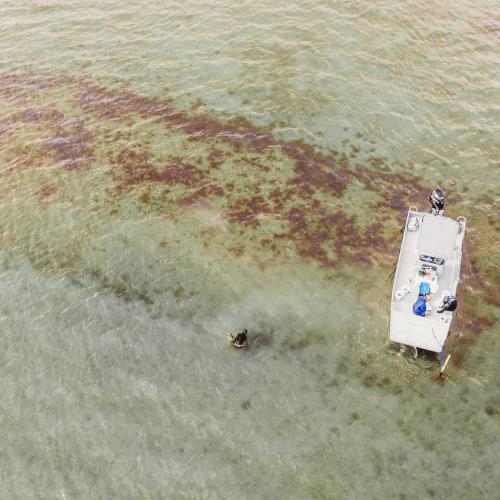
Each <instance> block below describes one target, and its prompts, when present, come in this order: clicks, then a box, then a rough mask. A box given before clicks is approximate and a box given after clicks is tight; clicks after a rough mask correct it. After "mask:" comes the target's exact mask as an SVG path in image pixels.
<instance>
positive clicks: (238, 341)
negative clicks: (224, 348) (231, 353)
mask: <svg viewBox="0 0 500 500" xmlns="http://www.w3.org/2000/svg"><path fill="white" fill-rule="evenodd" d="M247 333H248V330H247V329H246V328H245V329H244V330H243V331H242V332H240V333H238V334H237V335H236V337H235V336H234V335H233V334H232V333H230V334H229V335H228V338H229V339H230V340H231V344H233V347H237V348H239V347H247V345H248V340H247Z"/></svg>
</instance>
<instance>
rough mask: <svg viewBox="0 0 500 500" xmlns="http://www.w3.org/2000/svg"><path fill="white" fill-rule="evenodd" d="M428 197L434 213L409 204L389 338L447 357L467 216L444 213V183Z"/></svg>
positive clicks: (395, 280) (395, 283) (394, 292)
mask: <svg viewBox="0 0 500 500" xmlns="http://www.w3.org/2000/svg"><path fill="white" fill-rule="evenodd" d="M436 193H437V195H436ZM433 196H434V199H433ZM436 198H437V201H436ZM430 200H431V204H432V211H431V213H424V212H420V211H419V210H418V209H417V208H416V207H413V206H412V207H410V208H409V210H408V214H407V217H406V224H405V229H404V236H403V242H402V244H401V250H400V252H399V259H398V266H397V269H396V275H395V277H394V285H393V289H392V300H391V321H390V339H391V340H392V341H394V342H399V343H401V344H406V345H409V346H413V347H418V348H421V349H425V350H428V351H434V352H439V353H441V354H442V357H443V355H444V345H445V342H446V338H447V337H448V332H449V330H450V324H451V320H452V315H453V311H454V310H455V309H456V306H457V301H456V297H455V296H456V290H457V286H458V283H459V278H460V264H461V261H462V243H463V239H464V235H465V225H466V220H465V217H458V218H457V219H456V220H454V219H450V218H449V217H445V216H444V215H443V208H444V193H443V192H442V190H441V189H440V188H436V189H435V190H434V191H433V193H432V195H431V199H430ZM429 292H430V293H429ZM417 300H418V304H416V302H417ZM423 304H425V305H423ZM423 310H424V311H423Z"/></svg>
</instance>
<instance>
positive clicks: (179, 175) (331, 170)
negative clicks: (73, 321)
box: [0, 75, 498, 331]
mask: <svg viewBox="0 0 500 500" xmlns="http://www.w3.org/2000/svg"><path fill="white" fill-rule="evenodd" d="M49 88H50V89H57V88H61V89H69V90H70V94H71V96H73V97H70V99H75V100H76V101H75V102H76V103H77V104H78V106H79V108H80V110H83V112H84V113H85V122H83V121H82V122H81V126H78V125H77V124H73V125H67V124H64V117H63V116H62V114H60V113H59V112H58V111H56V110H50V109H48V108H43V107H38V108H37V107H36V106H34V105H33V104H29V97H30V96H33V95H37V96H38V97H40V96H41V95H42V93H43V91H44V90H45V89H49ZM0 93H2V95H7V96H10V97H12V98H15V97H16V95H19V96H22V98H23V102H24V100H26V102H27V103H28V105H27V106H26V109H25V110H24V111H23V112H21V114H19V115H18V116H17V117H16V120H17V121H18V123H20V124H26V125H28V124H29V125H34V126H37V127H40V129H41V128H42V127H43V128H44V129H45V130H47V131H49V137H48V138H45V139H44V140H43V141H42V142H41V148H42V154H43V153H45V154H46V155H47V154H48V155H49V156H50V157H52V158H55V159H56V160H58V161H60V162H61V164H62V165H66V166H71V165H75V166H77V165H78V166H80V165H90V161H91V160H90V159H91V158H92V156H96V155H101V158H104V159H105V161H107V162H108V164H109V165H110V166H111V168H110V174H111V176H112V178H113V179H114V180H115V182H116V193H118V194H119V195H120V196H124V195H126V194H127V193H128V192H129V191H131V190H132V189H135V188H139V187H140V186H141V185H142V184H145V185H147V186H149V185H150V184H151V185H153V186H154V185H161V186H162V187H161V190H162V191H161V193H162V196H163V201H164V203H163V205H160V204H158V205H157V206H155V209H157V210H168V208H169V207H170V208H172V207H175V206H179V205H181V206H197V204H199V203H202V202H204V200H207V199H211V200H214V199H215V198H217V200H218V201H216V203H217V206H218V207H219V209H220V210H221V211H222V213H223V214H224V215H225V216H226V218H227V219H228V220H229V221H230V222H231V224H232V225H233V226H234V228H235V231H234V232H237V230H238V228H239V227H241V228H244V229H241V234H242V235H246V236H249V237H250V238H251V242H252V244H254V243H255V248H254V247H253V246H251V245H247V246H246V248H247V249H249V250H248V251H253V250H258V249H259V247H260V248H263V249H265V251H266V254H267V253H271V254H273V255H275V256H278V255H280V253H283V252H282V250H283V249H284V248H287V249H289V248H293V249H295V252H296V254H297V255H299V256H302V257H303V258H305V259H308V260H311V261H313V262H317V263H318V264H320V265H321V266H327V267H337V268H338V267H339V266H342V265H343V264H348V265H354V266H356V267H360V266H362V267H364V266H370V265H372V264H374V263H376V264H377V265H382V266H383V267H385V268H387V267H388V266H389V267H390V265H392V264H393V263H395V257H396V256H397V251H398V248H399V243H400V235H399V233H397V230H396V229H395V224H394V223H393V222H392V223H391V224H385V222H384V223H382V221H383V220H384V221H385V220H386V219H387V220H389V221H394V212H399V213H401V214H403V213H405V212H406V209H407V208H408V206H409V205H410V204H417V205H419V206H421V207H423V206H426V205H427V200H428V195H429V191H430V188H431V187H432V186H426V185H424V184H423V182H422V181H421V179H420V178H418V177H417V176H415V175H414V173H413V172H411V173H410V172H395V171H394V165H392V166H389V165H388V164H387V162H386V161H385V160H383V159H381V158H372V159H370V160H369V162H368V164H367V165H359V164H358V165H357V166H356V167H355V168H353V166H352V164H351V163H350V160H348V159H347V157H345V156H344V157H343V158H339V157H338V156H335V155H328V154H322V153H318V152H317V150H316V149H315V148H314V147H313V146H311V145H308V144H305V143H302V142H299V141H295V142H286V141H279V140H276V139H274V137H273V135H272V132H271V131H270V130H268V129H265V128H262V127H260V128H259V127H255V126H253V125H252V124H250V123H249V122H248V121H246V120H244V119H235V120H228V121H225V122H224V121H223V120H217V119H215V118H213V117H211V116H209V115H208V114H206V113H205V114H203V113H196V114H194V115H192V114H189V113H187V112H186V111H183V110H181V109H179V108H177V107H175V106H174V105H173V104H172V102H171V101H170V100H168V99H159V98H149V97H145V96H141V95H139V94H137V93H134V92H131V91H129V90H124V91H115V90H108V89H106V88H104V87H102V86H99V85H96V84H94V83H92V82H89V81H85V80H77V79H72V78H67V77H61V78H60V79H50V78H49V79H45V78H37V77H18V76H14V75H11V76H8V75H0ZM66 97H67V96H66ZM58 113H59V114H58ZM138 119H141V120H144V121H145V122H146V123H147V122H149V123H152V124H157V125H158V124H159V126H160V127H162V128H163V127H164V134H165V136H169V134H174V133H175V134H183V135H184V136H185V137H184V145H183V147H184V148H185V151H186V155H184V153H178V152H177V151H176V154H175V155H171V156H169V157H165V154H164V153H162V154H160V155H159V154H156V153H154V152H153V151H154V147H151V146H148V144H147V142H146V140H144V139H143V138H142V137H141V136H140V135H138V134H136V132H135V131H134V130H133V129H132V127H130V128H129V129H128V130H117V131H113V130H109V131H108V132H107V133H106V134H103V136H102V137H101V136H99V135H98V134H97V133H96V130H97V129H96V126H95V125H96V124H99V123H103V122H104V123H107V124H111V123H113V122H118V123H119V124H125V125H126V124H127V123H129V124H130V125H133V124H134V123H136V122H137V120H138ZM84 123H86V125H85V126H84ZM90 124H92V126H90ZM7 126H8V125H7V124H6V123H5V122H4V121H3V122H2V124H0V130H2V131H4V133H5V131H6V130H7ZM91 131H92V132H91ZM117 141H124V143H125V142H126V143H128V144H127V145H125V144H122V145H120V147H119V150H118V151H117V152H116V151H115V152H112V151H110V149H111V148H112V146H116V143H117ZM132 141H136V145H135V146H134V147H130V143H131V142H132ZM193 143H198V144H199V145H200V147H199V149H200V150H202V151H203V150H204V151H203V152H202V153H201V154H202V156H203V155H204V157H202V158H201V160H200V161H199V162H198V159H196V160H195V161H193V158H192V157H190V156H189V154H190V153H189V151H190V149H189V148H191V147H192V146H191V145H192V144H193ZM351 150H352V152H354V153H358V152H359V147H358V146H356V145H352V146H351ZM27 154H28V153H27ZM82 158H84V159H85V158H87V160H79V159H82ZM85 161H86V163H85ZM79 162H80V163H79ZM398 168H400V167H398ZM401 168H402V167H401ZM277 172H278V173H277ZM270 173H273V175H274V176H275V178H273V179H272V180H271V179H269V174H270ZM354 181H356V182H357V183H359V184H360V185H361V186H363V189H364V190H366V191H369V192H370V193H373V196H371V197H370V202H369V207H366V208H365V207H363V209H370V208H371V209H372V210H373V216H372V217H370V220H369V221H368V222H364V221H363V220H362V219H361V218H358V217H356V216H355V215H354V214H353V213H347V212H346V211H345V210H342V209H341V208H339V207H342V204H343V201H344V199H345V197H346V196H349V195H348V194H347V195H346V189H347V187H348V186H349V185H350V184H351V183H352V182H354ZM116 193H115V194H113V193H111V192H110V194H109V196H110V197H111V196H115V195H116ZM447 194H448V198H449V200H450V202H451V200H455V202H459V201H460V197H459V195H458V194H457V193H455V192H454V191H452V190H450V192H449V193H447ZM141 196H142V201H143V203H146V204H148V205H151V203H152V200H154V199H155V197H157V196H158V192H157V191H154V189H152V190H151V191H150V190H149V187H148V190H147V191H145V194H144V193H143V194H141ZM375 197H377V198H378V199H377V198H375ZM42 198H43V199H46V200H49V201H50V195H48V196H43V195H42ZM374 198H375V200H376V201H372V200H373V199H374ZM156 199H157V198H156ZM330 201H332V202H333V203H330ZM352 201H353V211H355V210H357V209H359V210H361V209H362V208H361V207H362V204H363V199H362V197H360V199H359V200H357V199H354V200H352ZM486 201H487V202H488V203H489V202H490V201H491V200H490V199H488V200H485V202H486ZM268 217H269V219H272V218H276V219H280V220H281V221H284V230H280V231H279V232H276V231H274V226H268V225H266V224H267V220H268V219H267V218H268ZM264 221H266V224H264ZM270 227H272V228H273V229H272V230H270V229H269V228H270ZM486 227H488V226H486ZM273 231H274V232H273ZM235 248H238V250H237V252H240V251H241V252H243V250H242V249H241V247H235ZM235 251H236V250H235ZM478 252H480V249H474V254H477V253H478ZM287 254H289V253H288V252H287ZM474 266H475V267H476V268H477V269H475V270H474V269H473V268H474ZM483 267H484V266H483V265H482V264H481V265H480V264H479V263H478V262H475V263H472V264H471V269H472V270H473V273H474V274H473V276H474V277H473V278H470V279H468V278H464V282H465V283H466V285H467V286H469V285H470V286H472V287H473V288H475V289H477V288H479V289H482V293H483V294H484V297H485V300H487V301H490V302H491V303H494V300H495V294H494V293H493V292H491V284H489V283H488V280H487V279H486V278H485V277H484V276H481V272H480V270H481V269H483ZM475 276H479V278H477V277H475ZM488 279H489V278H488ZM496 300H497V301H498V299H496ZM471 314H472V313H471ZM483 323H484V321H483V322H481V321H475V323H473V324H470V325H469V327H470V329H471V331H476V330H477V329H478V328H483V327H484V326H485V324H483ZM465 327H466V328H468V327H467V325H465Z"/></svg>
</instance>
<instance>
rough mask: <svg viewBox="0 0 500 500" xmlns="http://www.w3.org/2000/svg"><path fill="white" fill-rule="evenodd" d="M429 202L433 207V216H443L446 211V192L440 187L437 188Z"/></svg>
mask: <svg viewBox="0 0 500 500" xmlns="http://www.w3.org/2000/svg"><path fill="white" fill-rule="evenodd" d="M429 201H430V202H431V207H432V208H431V214H432V215H441V214H442V213H443V211H444V191H443V190H442V189H441V188H440V187H437V188H435V189H434V191H433V192H432V193H431V195H430V197H429Z"/></svg>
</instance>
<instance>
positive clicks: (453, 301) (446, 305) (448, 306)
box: [438, 295, 458, 313]
mask: <svg viewBox="0 0 500 500" xmlns="http://www.w3.org/2000/svg"><path fill="white" fill-rule="evenodd" d="M457 306H458V302H457V298H456V297H455V296H454V295H448V296H446V297H443V302H442V304H441V306H440V307H439V309H438V313H442V312H445V311H450V312H453V311H454V310H455V309H456V308H457Z"/></svg>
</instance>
